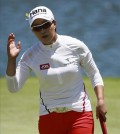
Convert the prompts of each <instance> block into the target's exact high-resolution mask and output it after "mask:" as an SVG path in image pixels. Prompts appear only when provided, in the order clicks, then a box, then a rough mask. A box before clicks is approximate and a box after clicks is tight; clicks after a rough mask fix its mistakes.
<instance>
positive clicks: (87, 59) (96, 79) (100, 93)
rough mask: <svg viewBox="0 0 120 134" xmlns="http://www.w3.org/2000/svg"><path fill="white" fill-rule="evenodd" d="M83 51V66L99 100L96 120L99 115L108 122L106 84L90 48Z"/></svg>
mask: <svg viewBox="0 0 120 134" xmlns="http://www.w3.org/2000/svg"><path fill="white" fill-rule="evenodd" d="M85 49H86V50H84V49H83V53H82V56H81V57H82V58H81V62H80V63H81V66H82V67H83V69H84V70H85V72H86V73H87V75H88V77H89V78H90V80H91V83H92V85H93V88H94V91H95V94H96V98H97V106H96V118H97V119H98V117H99V114H100V113H101V115H102V116H103V119H104V121H106V117H105V114H106V113H107V110H106V106H105V102H104V84H103V80H102V77H101V75H100V72H99V70H98V68H97V66H96V64H95V62H94V60H93V57H92V54H91V52H90V51H89V49H88V48H85Z"/></svg>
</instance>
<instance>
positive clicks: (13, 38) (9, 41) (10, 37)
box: [7, 33, 15, 45]
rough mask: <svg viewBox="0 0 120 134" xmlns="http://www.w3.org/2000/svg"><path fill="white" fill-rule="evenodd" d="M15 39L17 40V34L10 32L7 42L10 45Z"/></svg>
mask: <svg viewBox="0 0 120 134" xmlns="http://www.w3.org/2000/svg"><path fill="white" fill-rule="evenodd" d="M14 40H15V35H14V34H13V33H11V34H9V36H8V42H7V44H8V45H9V44H10V43H11V42H12V41H14Z"/></svg>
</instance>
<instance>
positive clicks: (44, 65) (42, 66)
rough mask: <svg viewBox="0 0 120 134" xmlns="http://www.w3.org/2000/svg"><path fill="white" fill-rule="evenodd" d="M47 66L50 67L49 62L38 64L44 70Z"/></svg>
mask: <svg viewBox="0 0 120 134" xmlns="http://www.w3.org/2000/svg"><path fill="white" fill-rule="evenodd" d="M49 68H50V64H49V63H46V64H41V65H40V70H46V69H49Z"/></svg>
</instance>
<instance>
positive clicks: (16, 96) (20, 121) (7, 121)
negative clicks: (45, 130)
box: [0, 77, 120, 134]
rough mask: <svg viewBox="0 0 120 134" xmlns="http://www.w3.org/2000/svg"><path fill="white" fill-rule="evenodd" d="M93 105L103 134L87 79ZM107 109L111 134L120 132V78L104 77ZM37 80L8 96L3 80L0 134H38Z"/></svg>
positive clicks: (97, 133) (98, 132) (97, 129)
mask: <svg viewBox="0 0 120 134" xmlns="http://www.w3.org/2000/svg"><path fill="white" fill-rule="evenodd" d="M84 80H85V84H86V88H87V89H89V90H87V91H88V93H89V96H90V99H91V102H92V107H93V112H94V119H95V134H102V132H101V128H100V124H99V121H98V120H96V117H95V106H96V97H95V94H94V90H93V89H92V86H91V83H90V81H89V79H88V78H84ZM104 83H105V101H106V105H107V108H108V113H107V123H106V124H107V128H108V134H119V133H120V108H119V106H120V97H119V96H120V90H119V89H120V78H104ZM38 87H39V86H38V81H37V79H36V78H35V77H32V78H30V79H28V81H27V82H26V84H25V85H24V87H23V88H22V89H21V90H20V91H19V92H17V93H13V94H11V93H9V91H8V90H7V88H6V81H5V78H0V134H38V128H37V123H38V117H39V90H38V89H39V88H38Z"/></svg>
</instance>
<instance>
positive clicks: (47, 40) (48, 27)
mask: <svg viewBox="0 0 120 134" xmlns="http://www.w3.org/2000/svg"><path fill="white" fill-rule="evenodd" d="M39 25H40V26H39ZM31 28H32V31H33V33H34V34H35V35H36V36H37V38H38V39H39V40H40V41H41V42H42V43H43V44H44V45H50V44H52V43H53V42H55V41H56V39H57V34H56V22H55V21H53V22H49V21H47V20H44V19H36V20H35V21H34V22H33V24H32V26H31Z"/></svg>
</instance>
